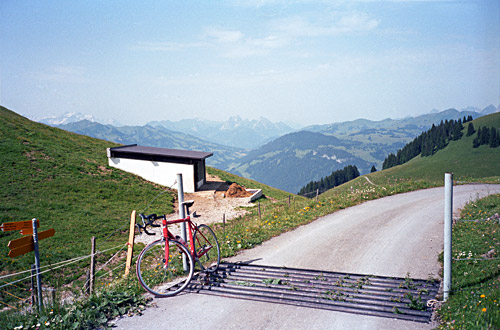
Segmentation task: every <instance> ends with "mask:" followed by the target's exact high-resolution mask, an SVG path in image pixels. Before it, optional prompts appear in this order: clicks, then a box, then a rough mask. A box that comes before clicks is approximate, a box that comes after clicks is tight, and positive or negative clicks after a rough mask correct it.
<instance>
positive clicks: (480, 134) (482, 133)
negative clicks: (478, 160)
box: [467, 123, 500, 148]
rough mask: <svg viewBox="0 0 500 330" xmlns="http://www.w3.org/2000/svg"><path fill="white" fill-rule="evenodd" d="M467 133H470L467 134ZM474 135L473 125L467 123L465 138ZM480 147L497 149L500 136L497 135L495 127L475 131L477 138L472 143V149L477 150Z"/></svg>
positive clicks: (499, 143)
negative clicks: (487, 146) (486, 146)
mask: <svg viewBox="0 0 500 330" xmlns="http://www.w3.org/2000/svg"><path fill="white" fill-rule="evenodd" d="M469 132H471V133H470V134H469ZM474 133H475V129H474V125H472V123H469V127H468V128H467V136H470V135H472V134H474ZM481 145H489V146H490V147H491V148H497V147H499V146H500V134H499V133H498V128H495V127H490V128H488V127H479V128H478V129H477V136H476V137H475V138H474V140H473V141H472V147H474V148H477V147H479V146H481Z"/></svg>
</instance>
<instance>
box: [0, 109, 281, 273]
mask: <svg viewBox="0 0 500 330" xmlns="http://www.w3.org/2000/svg"><path fill="white" fill-rule="evenodd" d="M115 145H116V144H114V143H111V142H107V141H103V140H98V139H94V138H90V137H87V136H82V135H78V134H74V133H70V132H67V131H64V130H60V129H57V128H53V127H50V126H46V125H43V124H39V123H35V122H32V121H30V120H28V119H26V118H24V117H21V116H19V115H17V114H15V113H14V112H12V111H9V110H7V109H5V108H3V107H0V157H1V159H2V163H1V171H0V173H1V174H0V187H1V188H2V189H1V190H0V200H1V203H0V223H3V222H9V221H21V220H30V219H32V218H34V217H36V218H38V219H39V220H40V230H46V229H48V228H54V229H55V231H56V234H55V235H54V237H51V238H48V239H46V240H43V241H42V242H41V243H40V249H41V258H42V264H44V263H51V262H57V261H61V260H66V259H69V258H73V257H76V256H81V255H84V254H87V253H89V252H90V238H91V236H96V238H97V249H98V250H103V249H105V248H106V247H110V246H116V245H117V244H120V243H125V242H126V240H127V237H128V236H127V235H128V234H127V232H128V228H129V221H130V212H131V211H132V210H133V209H136V210H137V211H138V212H143V211H144V212H148V213H158V214H163V213H170V212H172V211H173V210H172V201H173V198H174V197H175V196H176V195H177V194H176V193H170V192H168V193H164V194H162V192H165V191H166V190H165V188H162V187H160V186H157V185H153V184H151V183H150V182H147V181H145V180H142V179H141V178H138V177H136V176H134V175H130V174H128V173H125V172H122V171H120V170H117V169H114V168H111V167H109V166H107V157H106V148H108V147H113V146H115ZM209 171H210V172H212V173H214V174H216V175H219V176H221V177H222V178H223V179H224V180H228V181H232V182H238V183H240V184H242V185H245V186H247V187H251V188H261V189H263V190H264V193H265V194H266V195H267V196H269V197H272V198H274V199H283V198H285V196H286V197H288V193H285V192H283V191H280V190H278V189H274V188H271V187H269V186H266V185H262V184H259V183H257V182H255V181H251V180H246V179H243V178H239V177H237V176H234V175H231V174H228V173H225V172H223V171H219V170H215V169H209ZM160 194H161V195H160ZM157 196H159V198H157V199H156V200H155V201H154V203H152V204H150V203H151V201H152V200H153V199H155V198H156V197H157ZM146 208H147V209H146ZM19 237H21V236H20V234H19V233H18V232H5V233H3V232H0V269H2V270H16V269H17V270H19V269H26V268H28V265H29V264H30V263H32V262H33V254H32V253H31V254H27V255H25V256H20V257H17V258H14V259H11V258H9V257H8V256H7V254H8V251H9V249H8V248H7V243H8V242H9V241H10V240H12V239H16V238H19ZM77 275H79V274H75V277H77Z"/></svg>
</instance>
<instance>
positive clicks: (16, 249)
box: [7, 228, 56, 258]
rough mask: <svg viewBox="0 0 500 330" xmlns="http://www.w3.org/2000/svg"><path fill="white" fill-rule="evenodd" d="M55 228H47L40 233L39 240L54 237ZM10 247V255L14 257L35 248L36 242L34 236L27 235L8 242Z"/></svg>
mask: <svg viewBox="0 0 500 330" xmlns="http://www.w3.org/2000/svg"><path fill="white" fill-rule="evenodd" d="M55 232H56V231H55V230H54V228H51V229H47V230H44V231H41V232H39V233H38V240H39V241H40V240H42V239H45V238H48V237H52V236H54V234H55ZM7 246H8V247H9V249H10V251H9V257H11V258H14V257H17V256H20V255H23V254H25V253H28V252H31V251H33V250H34V249H35V243H34V240H33V236H25V237H21V238H18V239H15V240H12V241H10V242H9V244H7Z"/></svg>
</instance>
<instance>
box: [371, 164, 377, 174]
mask: <svg viewBox="0 0 500 330" xmlns="http://www.w3.org/2000/svg"><path fill="white" fill-rule="evenodd" d="M373 172H377V168H376V167H375V165H372V168H371V170H370V173H373Z"/></svg>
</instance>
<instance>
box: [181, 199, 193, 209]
mask: <svg viewBox="0 0 500 330" xmlns="http://www.w3.org/2000/svg"><path fill="white" fill-rule="evenodd" d="M193 204H194V201H193V200H189V201H184V202H182V205H186V206H187V207H191V206H193Z"/></svg>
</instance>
